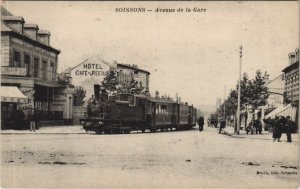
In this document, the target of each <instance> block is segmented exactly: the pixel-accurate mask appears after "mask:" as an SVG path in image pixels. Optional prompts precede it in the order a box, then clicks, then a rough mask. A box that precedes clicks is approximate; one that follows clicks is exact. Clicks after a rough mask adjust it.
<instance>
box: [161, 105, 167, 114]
mask: <svg viewBox="0 0 300 189" xmlns="http://www.w3.org/2000/svg"><path fill="white" fill-rule="evenodd" d="M166 110H167V106H166V105H161V112H162V114H166Z"/></svg>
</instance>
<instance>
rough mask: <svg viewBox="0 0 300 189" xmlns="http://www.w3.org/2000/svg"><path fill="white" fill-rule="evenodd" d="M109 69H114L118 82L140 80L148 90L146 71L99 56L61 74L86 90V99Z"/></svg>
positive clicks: (147, 74)
mask: <svg viewBox="0 0 300 189" xmlns="http://www.w3.org/2000/svg"><path fill="white" fill-rule="evenodd" d="M110 69H115V70H116V72H117V78H118V81H119V82H120V83H127V82H130V81H131V79H132V78H134V79H135V81H137V82H141V83H142V85H143V87H144V88H145V90H147V91H149V75H150V73H149V72H148V71H145V70H142V69H139V68H138V67H137V66H135V65H125V64H119V63H117V62H116V61H115V62H112V63H110V62H107V61H105V60H104V59H102V58H100V57H99V56H93V57H90V58H88V59H86V60H84V61H83V62H81V63H80V64H78V65H77V66H74V67H69V68H67V69H66V70H65V71H63V72H62V74H63V75H64V76H65V77H66V78H69V80H70V81H72V84H73V85H75V86H80V87H83V88H84V90H86V97H85V99H84V100H85V101H87V99H89V98H91V97H92V95H93V94H94V85H95V84H98V85H99V84H101V82H102V81H103V79H104V77H105V76H106V75H107V74H108V72H109V70H110Z"/></svg>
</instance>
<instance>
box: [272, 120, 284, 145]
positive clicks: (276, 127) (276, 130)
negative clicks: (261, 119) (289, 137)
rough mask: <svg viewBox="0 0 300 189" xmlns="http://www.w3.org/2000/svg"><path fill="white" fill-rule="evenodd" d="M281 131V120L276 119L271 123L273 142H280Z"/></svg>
mask: <svg viewBox="0 0 300 189" xmlns="http://www.w3.org/2000/svg"><path fill="white" fill-rule="evenodd" d="M282 129H283V119H282V118H279V117H276V118H275V120H274V122H273V142H275V141H276V140H277V141H278V142H281V141H280V138H281V135H282Z"/></svg>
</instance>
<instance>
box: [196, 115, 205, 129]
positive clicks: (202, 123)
mask: <svg viewBox="0 0 300 189" xmlns="http://www.w3.org/2000/svg"><path fill="white" fill-rule="evenodd" d="M197 122H198V125H199V131H200V132H201V131H203V125H204V118H203V117H199V119H198V120H197Z"/></svg>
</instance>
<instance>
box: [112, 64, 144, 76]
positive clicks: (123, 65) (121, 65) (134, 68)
mask: <svg viewBox="0 0 300 189" xmlns="http://www.w3.org/2000/svg"><path fill="white" fill-rule="evenodd" d="M117 66H118V67H122V68H128V69H132V70H137V71H140V72H144V73H147V74H150V72H148V71H146V70H142V69H139V68H136V67H133V66H129V65H125V64H117Z"/></svg>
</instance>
